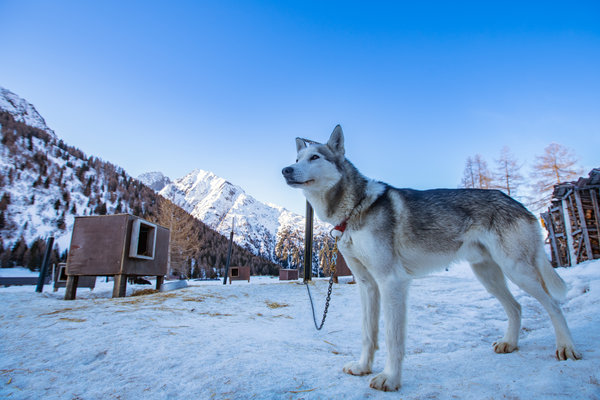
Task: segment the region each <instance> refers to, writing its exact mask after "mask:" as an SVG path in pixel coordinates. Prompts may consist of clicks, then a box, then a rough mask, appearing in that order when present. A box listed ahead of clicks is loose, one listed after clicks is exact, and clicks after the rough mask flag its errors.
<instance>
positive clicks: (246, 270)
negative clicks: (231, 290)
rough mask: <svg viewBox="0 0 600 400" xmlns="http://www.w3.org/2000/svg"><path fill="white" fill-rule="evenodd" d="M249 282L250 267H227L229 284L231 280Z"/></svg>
mask: <svg viewBox="0 0 600 400" xmlns="http://www.w3.org/2000/svg"><path fill="white" fill-rule="evenodd" d="M245 280H247V281H248V282H250V267H249V266H241V267H229V284H230V285H231V281H245Z"/></svg>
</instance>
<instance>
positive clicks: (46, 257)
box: [35, 236, 54, 293]
mask: <svg viewBox="0 0 600 400" xmlns="http://www.w3.org/2000/svg"><path fill="white" fill-rule="evenodd" d="M53 244H54V236H50V237H49V238H48V241H47V242H46V252H45V253H44V260H43V261H42V268H41V269H40V276H39V278H38V283H37V286H36V288H35V291H36V292H38V293H42V290H44V280H45V279H46V275H48V264H49V263H50V254H51V252H52V245H53Z"/></svg>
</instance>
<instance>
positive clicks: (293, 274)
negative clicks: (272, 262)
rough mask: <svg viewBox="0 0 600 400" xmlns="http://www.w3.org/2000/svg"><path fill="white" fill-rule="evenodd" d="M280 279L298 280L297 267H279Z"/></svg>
mask: <svg viewBox="0 0 600 400" xmlns="http://www.w3.org/2000/svg"><path fill="white" fill-rule="evenodd" d="M279 280H280V281H297V280H298V270H297V269H287V268H279Z"/></svg>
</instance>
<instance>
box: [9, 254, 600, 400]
mask: <svg viewBox="0 0 600 400" xmlns="http://www.w3.org/2000/svg"><path fill="white" fill-rule="evenodd" d="M0 272H1V271H0ZM559 272H560V274H561V276H563V278H564V279H565V280H566V281H567V283H568V284H569V285H570V290H569V293H568V298H567V300H566V301H565V303H564V305H563V309H564V311H565V315H566V318H567V320H568V322H569V324H570V327H571V330H572V332H573V336H574V339H575V343H576V345H577V348H578V350H579V351H580V352H581V353H582V354H583V360H581V361H576V362H574V361H571V360H569V361H566V362H558V361H556V359H555V358H554V333H553V330H552V326H551V324H550V320H549V318H548V316H547V314H546V313H545V311H544V310H543V309H542V308H541V306H540V305H539V303H537V302H536V301H535V300H534V299H532V298H531V297H529V296H528V295H526V294H524V293H523V292H521V291H520V290H518V289H516V288H515V287H514V286H511V289H512V290H513V292H514V293H515V295H516V297H517V300H519V302H520V303H521V304H522V306H523V329H522V331H521V341H520V350H519V351H517V352H515V353H512V354H505V355H498V354H495V353H494V352H493V350H492V343H493V342H494V341H495V340H497V339H498V338H499V337H501V336H502V334H503V331H504V328H505V325H506V317H505V314H504V312H503V311H502V309H501V307H500V304H499V303H498V302H497V301H496V300H495V299H493V298H491V297H490V295H489V294H487V292H485V290H484V289H483V288H482V286H481V285H480V284H479V283H478V282H477V281H476V280H475V278H474V277H473V275H472V273H471V272H470V270H469V269H468V267H467V266H465V265H463V264H459V265H456V266H454V267H452V268H451V269H450V271H449V272H441V273H438V274H435V275H433V276H431V277H429V278H425V279H419V280H416V281H415V282H414V285H413V287H412V289H411V295H410V304H411V305H410V309H409V310H410V311H409V327H408V342H407V356H406V358H405V362H404V368H403V371H404V372H403V386H402V388H401V389H400V392H397V393H382V392H378V391H375V390H373V389H370V388H369V380H370V377H369V376H366V377H355V376H350V375H346V374H344V373H343V372H342V366H343V365H344V364H345V363H346V362H348V361H351V360H354V359H356V358H357V357H358V356H359V353H360V311H359V310H360V300H359V295H358V288H357V286H356V285H348V284H345V283H341V284H339V285H336V286H335V287H334V292H333V298H332V301H331V307H330V311H329V315H328V318H327V321H326V323H325V327H324V329H323V331H321V332H317V331H316V330H315V329H314V327H313V322H312V317H311V314H310V306H309V303H308V299H307V294H306V289H305V287H304V286H303V285H300V284H297V283H279V282H278V281H277V280H276V279H272V278H254V277H253V278H252V281H251V283H250V284H248V283H247V282H234V283H233V285H227V286H223V285H221V284H220V282H190V287H188V288H186V289H181V290H175V291H171V292H164V293H154V294H148V295H143V296H132V297H126V298H120V299H112V298H110V295H111V291H112V284H110V283H104V282H101V279H100V278H99V279H98V283H97V287H96V289H95V290H94V291H90V290H89V289H79V290H78V293H77V297H78V300H75V301H64V300H63V296H64V289H60V290H59V291H58V292H53V291H52V289H51V287H50V286H49V285H47V286H46V287H45V291H44V293H42V294H37V293H35V292H34V287H33V286H28V287H9V288H0V398H3V399H142V398H143V399H300V398H306V399H399V398H402V399H550V398H551V399H598V398H600V348H599V344H600V261H595V262H588V263H585V264H582V265H579V266H577V267H574V268H571V269H568V270H567V269H561V270H560V271H559ZM326 287H327V282H326V281H324V280H317V281H316V283H315V284H314V285H313V295H314V296H316V297H317V299H318V301H317V303H318V304H319V309H321V307H322V304H323V298H324V296H325V292H326ZM144 288H147V286H145V287H144V286H133V287H131V286H130V287H129V289H128V290H129V294H130V293H132V292H133V291H139V290H141V289H144ZM380 347H381V350H380V351H379V352H378V353H377V355H376V358H375V365H374V369H375V371H379V370H381V369H382V368H383V364H384V360H385V358H384V356H385V352H386V349H385V341H384V340H383V334H381V338H380Z"/></svg>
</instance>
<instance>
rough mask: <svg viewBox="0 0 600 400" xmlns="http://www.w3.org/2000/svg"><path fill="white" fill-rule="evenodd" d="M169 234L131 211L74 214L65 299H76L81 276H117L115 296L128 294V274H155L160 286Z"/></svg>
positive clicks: (164, 272)
mask: <svg viewBox="0 0 600 400" xmlns="http://www.w3.org/2000/svg"><path fill="white" fill-rule="evenodd" d="M169 235H170V233H169V230H168V229H167V228H164V227H162V226H160V225H156V224H153V223H151V222H148V221H146V220H143V219H141V218H139V217H136V216H133V215H130V214H116V215H103V216H89V217H75V223H74V225H73V237H72V238H71V247H70V249H69V255H68V258H67V269H66V273H67V290H66V293H65V300H73V299H75V294H76V291H77V284H78V280H79V277H81V276H114V280H115V283H114V288H113V297H123V296H125V292H126V286H127V277H128V276H156V278H157V279H156V288H157V289H160V285H162V282H163V279H164V276H165V274H166V273H167V262H168V253H169Z"/></svg>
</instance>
